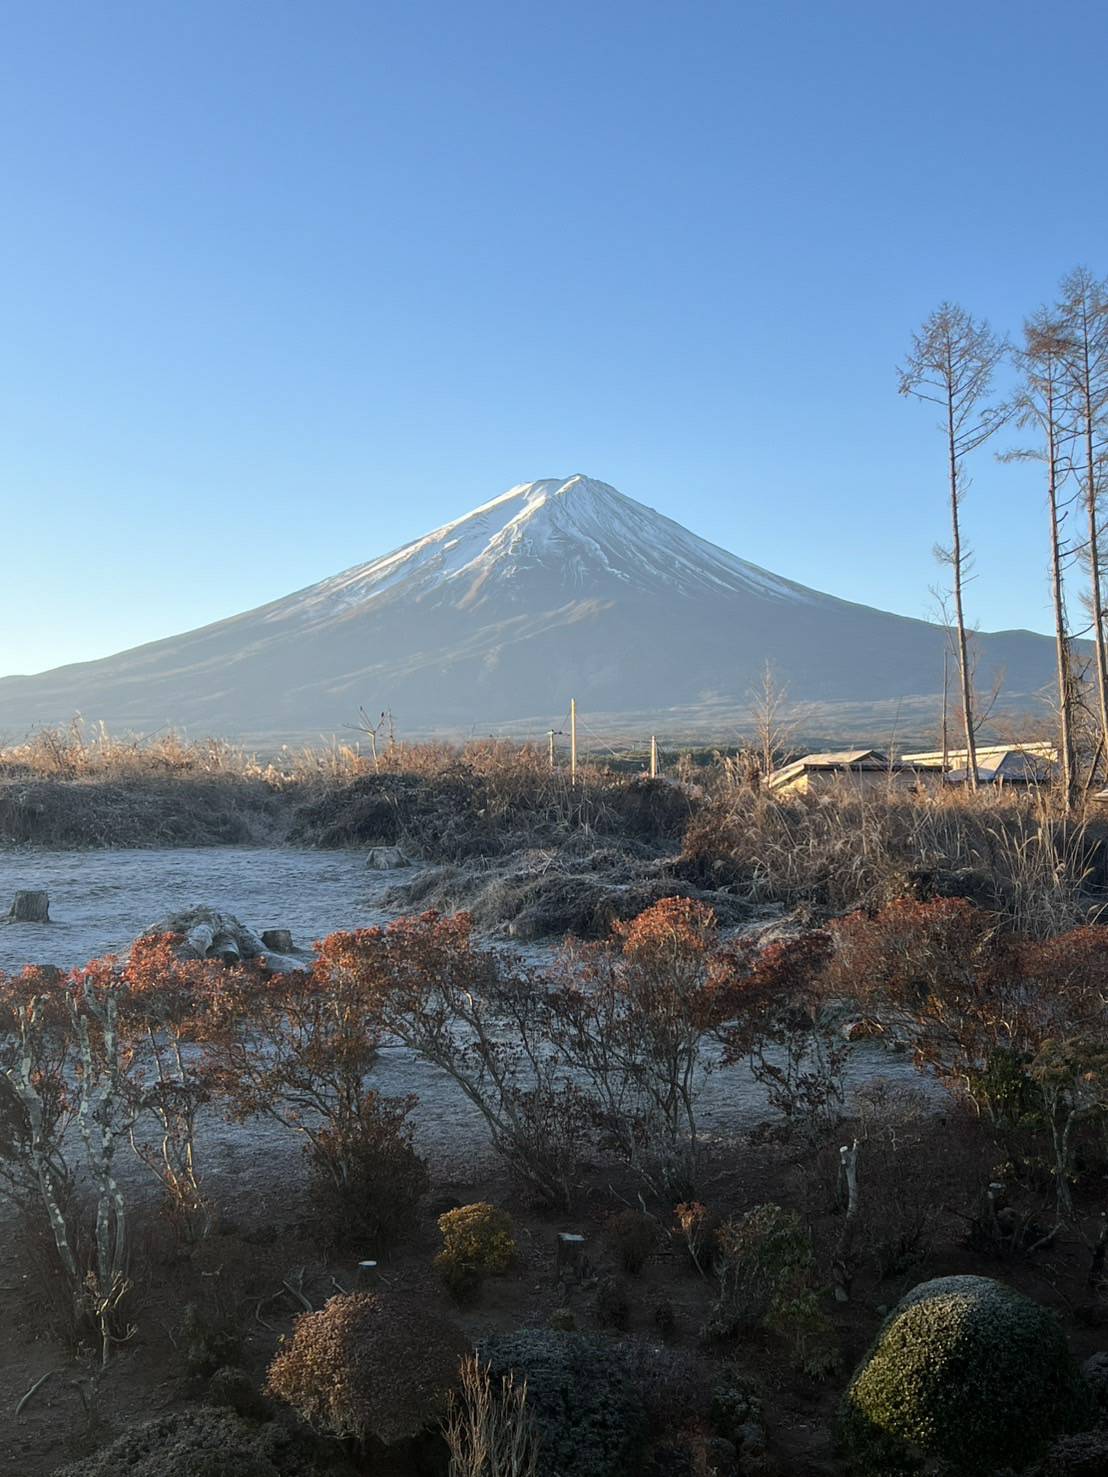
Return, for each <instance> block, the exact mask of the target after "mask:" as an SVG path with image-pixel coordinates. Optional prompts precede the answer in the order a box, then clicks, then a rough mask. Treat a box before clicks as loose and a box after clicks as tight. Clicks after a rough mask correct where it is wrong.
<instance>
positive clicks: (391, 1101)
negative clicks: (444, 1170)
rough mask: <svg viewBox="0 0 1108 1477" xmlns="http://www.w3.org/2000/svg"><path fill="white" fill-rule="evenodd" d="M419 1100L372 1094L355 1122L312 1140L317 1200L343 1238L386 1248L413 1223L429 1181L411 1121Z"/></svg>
mask: <svg viewBox="0 0 1108 1477" xmlns="http://www.w3.org/2000/svg"><path fill="white" fill-rule="evenodd" d="M417 1102H418V1098H416V1097H415V1096H414V1095H410V1096H408V1097H404V1098H396V1097H392V1098H390V1097H383V1096H382V1095H381V1094H379V1093H375V1092H374V1093H369V1094H367V1095H366V1097H365V1098H364V1099H363V1101H362V1103H361V1105H360V1107H359V1109H358V1113H357V1121H356V1123H351V1124H347V1123H344V1124H343V1126H342V1129H341V1130H339V1129H335V1128H324V1129H320V1130H319V1131H318V1132H317V1133H316V1135H315V1137H314V1138H313V1139H312V1141H311V1143H310V1144H309V1146H308V1162H309V1164H310V1165H311V1167H312V1176H313V1182H314V1186H313V1197H312V1198H313V1204H314V1205H315V1206H316V1208H317V1209H318V1210H319V1212H320V1214H321V1216H322V1218H323V1220H324V1223H325V1224H326V1225H327V1226H328V1227H329V1228H330V1229H331V1231H332V1233H333V1234H335V1235H336V1236H337V1237H338V1238H339V1239H340V1240H342V1241H347V1242H348V1241H353V1240H359V1241H360V1242H361V1243H362V1244H363V1245H364V1246H365V1247H366V1248H367V1249H369V1250H374V1251H377V1250H383V1249H386V1248H388V1247H391V1246H395V1245H396V1243H397V1242H398V1241H399V1240H400V1239H401V1238H402V1237H404V1236H406V1235H407V1234H408V1233H409V1232H410V1231H411V1230H412V1228H413V1227H414V1225H415V1223H416V1219H417V1216H418V1212H419V1206H420V1202H421V1201H422V1199H423V1197H424V1195H426V1193H427V1190H428V1187H429V1185H430V1176H429V1174H428V1170H427V1161H426V1160H425V1159H423V1158H421V1157H420V1155H419V1154H417V1153H416V1150H415V1147H414V1145H413V1143H412V1127H411V1124H410V1123H409V1121H408V1118H409V1115H410V1114H411V1112H412V1110H413V1109H414V1108H415V1106H416V1104H417Z"/></svg>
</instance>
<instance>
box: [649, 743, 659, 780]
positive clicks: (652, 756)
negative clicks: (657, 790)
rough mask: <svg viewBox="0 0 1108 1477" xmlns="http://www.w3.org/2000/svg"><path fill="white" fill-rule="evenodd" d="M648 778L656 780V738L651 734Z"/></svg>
mask: <svg viewBox="0 0 1108 1477" xmlns="http://www.w3.org/2000/svg"><path fill="white" fill-rule="evenodd" d="M650 778H651V779H652V780H656V779H657V778H658V738H657V735H656V734H653V733H652V734H651V735H650Z"/></svg>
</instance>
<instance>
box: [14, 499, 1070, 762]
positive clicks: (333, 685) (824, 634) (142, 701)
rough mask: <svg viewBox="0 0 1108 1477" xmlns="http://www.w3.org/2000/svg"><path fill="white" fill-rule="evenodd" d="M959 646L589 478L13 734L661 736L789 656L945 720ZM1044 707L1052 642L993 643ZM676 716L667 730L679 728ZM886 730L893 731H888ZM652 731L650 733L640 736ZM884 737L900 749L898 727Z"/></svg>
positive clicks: (720, 713)
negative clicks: (368, 731)
mask: <svg viewBox="0 0 1108 1477" xmlns="http://www.w3.org/2000/svg"><path fill="white" fill-rule="evenodd" d="M944 643H945V633H944V632H943V631H942V630H941V629H940V628H939V627H937V626H933V625H929V624H928V623H927V622H924V621H915V620H907V619H905V618H903V617H901V616H895V615H889V614H887V613H885V612H883V611H879V610H872V609H870V608H868V607H867V606H863V605H854V604H852V603H850V602H849V601H845V600H839V599H836V598H834V597H833V596H830V595H821V594H819V593H817V592H816V591H814V590H809V589H807V588H805V587H804V586H803V585H798V584H795V583H793V582H792V581H791V580H787V579H784V578H783V577H781V576H780V575H776V574H771V573H770V572H769V571H768V570H765V569H762V568H760V567H759V566H758V565H756V564H751V563H748V562H747V561H746V560H744V559H740V558H739V557H738V556H737V555H735V554H730V553H728V552H727V551H726V550H724V549H720V548H718V547H717V546H716V545H715V544H711V543H708V542H707V540H705V539H702V538H699V537H698V536H697V535H696V534H694V533H691V532H690V531H689V530H688V529H687V528H683V527H682V526H681V525H680V524H679V523H675V522H674V521H673V520H672V519H671V518H667V517H665V516H664V515H663V514H661V513H658V512H655V511H654V510H653V509H652V508H648V507H645V506H644V505H643V504H642V503H639V502H636V501H635V500H634V499H633V498H630V497H627V496H625V495H624V494H623V493H621V492H617V491H616V489H615V488H614V487H611V486H609V485H608V483H606V482H599V481H596V480H595V479H593V478H590V477H586V476H583V475H581V474H577V475H575V476H572V477H569V478H566V479H561V478H557V477H548V478H544V479H542V480H540V481H538V482H524V483H520V484H519V485H518V486H515V487H512V488H509V489H508V491H507V492H504V493H501V494H500V495H499V496H498V497H494V498H492V499H491V500H490V501H489V502H486V503H482V504H481V506H480V507H478V508H475V509H474V510H473V511H472V512H470V513H466V514H465V515H464V516H463V517H460V518H455V519H452V520H451V521H450V522H449V523H444V524H443V525H442V527H441V528H437V529H435V530H434V531H433V532H432V533H428V534H426V535H425V536H424V537H423V538H418V539H415V540H413V541H412V542H411V543H408V544H405V545H404V546H403V547H402V548H399V549H395V550H393V552H392V553H390V554H385V555H383V556H381V557H379V558H376V559H372V560H370V561H369V562H368V563H365V564H359V565H356V566H355V567H354V568H352V569H348V570H346V571H345V572H344V573H342V574H338V575H335V576H333V577H332V578H330V579H325V580H322V581H321V582H320V583H318V584H314V585H310V586H308V587H307V588H306V589H303V590H300V591H297V592H296V593H295V594H292V595H289V596H287V597H286V598H284V599H281V600H275V601H273V602H272V603H271V604H269V605H264V606H261V607H260V608H259V609H257V610H251V611H247V612H246V613H245V614H243V615H238V616H233V617H232V618H230V619H229V620H224V621H220V622H217V623H216V624H215V625H211V626H205V627H204V628H202V629H201V630H197V631H190V632H187V633H186V634H184V635H182V636H177V637H172V638H170V639H168V640H165V641H157V642H154V643H152V644H150V645H148V646H141V647H137V648H135V649H134V650H132V651H126V652H122V653H120V654H119V655H118V656H112V657H106V658H104V659H103V660H101V661H96V662H87V663H82V664H81V665H78V666H71V667H61V668H58V669H57V670H55V671H52V672H45V673H42V674H41V675H39V676H36V677H8V678H5V679H3V680H2V681H0V736H6V737H17V736H20V735H22V734H23V733H26V732H27V731H28V730H29V729H31V728H32V727H33V726H35V725H38V724H44V723H57V722H64V721H67V720H68V719H69V718H70V717H72V715H73V714H74V713H75V712H80V713H82V714H84V716H85V717H86V718H88V719H90V720H99V719H102V720H103V721H105V722H106V723H107V724H108V725H109V727H111V728H113V729H116V730H121V729H132V730H139V731H142V730H152V729H156V728H160V727H163V726H164V725H166V724H172V725H175V726H178V727H184V728H186V729H187V730H188V731H189V732H191V733H193V734H205V733H220V734H229V735H233V736H236V737H240V738H244V739H248V740H251V741H255V742H262V741H264V740H267V739H276V738H281V739H303V738H314V737H317V736H318V735H319V734H320V733H321V732H332V731H337V730H339V729H341V728H342V726H343V725H344V724H347V723H350V722H352V721H353V720H354V719H355V718H356V715H357V713H358V709H359V707H365V708H366V709H367V710H369V711H380V710H381V709H383V708H391V709H392V711H393V713H394V715H395V717H396V721H397V723H398V725H399V728H400V731H401V732H404V733H409V734H410V733H415V732H424V733H425V732H429V731H435V730H439V731H443V730H448V731H454V732H458V731H463V732H466V731H468V732H473V731H476V732H488V731H489V730H490V729H492V728H505V727H507V728H509V729H510V728H512V727H513V726H514V727H515V728H516V729H517V731H525V730H528V729H530V730H531V731H534V730H535V729H541V728H545V727H547V726H553V727H558V726H559V720H560V718H561V716H562V714H564V712H565V710H566V707H567V704H568V701H569V698H570V697H571V696H572V697H576V698H577V699H578V701H579V703H580V704H581V705H582V707H584V708H586V709H588V710H590V711H591V712H592V713H593V714H594V715H595V714H604V715H607V719H608V726H609V727H611V726H612V725H613V724H614V723H617V722H621V721H622V720H621V718H620V715H631V714H633V715H634V718H633V719H630V718H629V719H627V722H629V723H633V724H638V725H639V726H640V727H641V726H642V724H644V723H645V724H647V725H648V727H647V729H646V731H647V732H649V731H650V728H656V729H657V730H658V731H661V732H664V731H666V730H667V729H668V730H669V731H671V732H673V731H677V730H680V729H681V728H682V726H684V728H685V729H689V728H690V727H693V726H696V725H697V724H699V726H700V727H701V728H705V727H708V726H709V725H715V729H714V731H715V732H717V733H719V732H722V731H723V730H724V729H725V728H726V726H727V725H728V724H729V723H733V722H734V721H735V720H736V718H737V717H738V715H739V713H740V712H741V709H742V708H743V706H744V705H745V703H746V702H747V700H748V696H749V693H750V690H751V688H752V687H754V686H755V685H756V684H757V682H758V681H759V678H760V675H761V673H762V671H763V669H764V666H765V663H766V662H767V660H768V661H771V662H772V663H773V664H774V666H775V667H776V669H777V671H778V673H779V674H780V677H781V678H782V679H783V681H785V682H786V683H787V684H788V687H789V692H790V695H791V696H792V697H793V698H794V699H796V700H798V701H803V702H806V703H810V704H811V703H816V704H826V705H840V706H842V705H848V704H849V705H851V711H850V714H849V717H848V718H845V719H844V721H845V722H849V723H850V724H851V725H852V728H851V736H852V737H853V738H857V739H862V738H868V737H871V735H869V734H868V733H865V732H863V731H861V729H860V728H859V725H862V727H863V728H864V726H865V723H866V722H867V718H866V715H867V713H868V714H869V715H870V717H871V718H872V715H873V714H874V713H875V712H876V711H877V710H878V709H879V708H880V709H881V710H882V711H883V712H887V713H889V714H890V715H892V714H893V713H895V712H896V710H897V708H898V705H900V704H902V703H903V704H907V710H911V709H912V707H913V704H914V708H915V711H917V712H920V713H923V714H924V715H925V718H926V721H927V723H928V724H930V722H931V717H932V715H931V707H932V703H931V701H930V695H932V694H935V693H937V692H938V691H939V689H940V685H941V681H942V672H943V648H944ZM1001 667H1003V668H1004V669H1005V671H1006V689H1005V690H1006V693H1007V694H1008V695H1009V697H1010V698H1011V699H1012V700H1014V705H1015V706H1019V705H1020V703H1021V702H1022V704H1023V705H1024V706H1027V705H1028V704H1030V703H1031V702H1032V701H1033V700H1034V695H1035V694H1037V692H1038V691H1039V690H1040V689H1041V688H1042V687H1043V686H1045V684H1046V683H1048V682H1049V681H1050V680H1051V675H1052V668H1053V647H1052V644H1051V643H1050V642H1049V641H1048V640H1047V639H1046V638H1045V637H1042V636H1035V635H1032V634H1031V633H1030V632H1027V631H1009V632H1001V633H998V634H994V635H987V636H982V637H980V638H979V676H980V679H981V680H982V682H984V683H986V685H987V683H988V681H989V673H990V672H993V671H996V670H998V669H999V668H1001ZM667 715H668V716H667ZM881 721H882V723H883V724H884V723H885V721H886V720H885V719H882V720H881ZM636 731H637V730H636ZM887 731H888V730H887V728H883V729H882V732H883V734H885V733H887Z"/></svg>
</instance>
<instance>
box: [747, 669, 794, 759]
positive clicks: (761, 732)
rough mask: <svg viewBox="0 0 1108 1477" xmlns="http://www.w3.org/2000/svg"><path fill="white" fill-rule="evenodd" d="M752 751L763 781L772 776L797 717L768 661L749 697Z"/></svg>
mask: <svg viewBox="0 0 1108 1477" xmlns="http://www.w3.org/2000/svg"><path fill="white" fill-rule="evenodd" d="M748 696H749V703H750V717H751V722H752V725H753V728H754V749H755V753H756V754H757V756H758V767H759V770H760V771H761V776H762V779H763V780H765V779H766V778H767V776H769V775H770V774H772V773H773V770H774V769H775V767H776V765H777V762H778V759H779V758H780V756H781V755H782V753H783V752H784V751H785V750H787V749H788V747H789V746H790V745H791V744H792V742H793V741H794V739H795V738H796V733H797V729H798V727H799V724H800V715H799V713H798V711H797V709H796V705H795V704H794V703H792V702H791V701H790V700H789V690H788V688H787V687H786V685H785V684H784V683H783V682H782V681H781V679H780V677H779V676H778V675H777V669H776V668H775V667H774V665H773V663H772V662H771V661H767V662H766V664H765V666H764V667H763V668H762V680H761V682H760V683H759V684H758V686H757V687H754V688H751V690H750V693H749V695H748Z"/></svg>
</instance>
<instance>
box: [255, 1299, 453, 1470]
mask: <svg viewBox="0 0 1108 1477" xmlns="http://www.w3.org/2000/svg"><path fill="white" fill-rule="evenodd" d="M467 1352H468V1344H467V1341H466V1339H465V1336H464V1335H463V1334H462V1332H461V1330H460V1329H458V1328H456V1327H455V1326H454V1325H453V1324H452V1323H448V1322H447V1321H445V1320H444V1319H441V1318H438V1317H436V1316H434V1315H433V1314H431V1313H428V1312H427V1311H426V1310H425V1309H423V1308H422V1307H420V1306H419V1305H418V1304H415V1303H412V1302H410V1301H408V1300H406V1299H404V1298H401V1297H397V1296H389V1297H379V1296H377V1295H375V1294H373V1293H348V1294H345V1295H343V1296H342V1297H333V1298H331V1299H330V1300H329V1302H327V1303H326V1304H325V1305H324V1307H322V1308H321V1309H320V1310H319V1312H316V1313H303V1314H301V1316H300V1317H299V1318H298V1319H297V1320H296V1324H295V1326H294V1328H293V1331H292V1335H291V1337H290V1338H289V1339H288V1341H287V1342H286V1343H285V1344H284V1345H283V1346H282V1348H281V1349H279V1350H278V1353H277V1355H276V1357H275V1358H274V1360H273V1362H272V1364H271V1365H270V1366H269V1374H268V1377H267V1380H266V1390H267V1392H268V1393H269V1394H270V1395H273V1396H275V1397H276V1398H277V1399H279V1400H283V1401H284V1402H285V1403H286V1404H287V1405H290V1406H292V1408H293V1409H294V1410H295V1411H296V1412H297V1414H298V1415H299V1416H301V1417H302V1418H303V1419H304V1420H305V1421H307V1422H308V1424H309V1425H311V1426H313V1427H314V1428H315V1429H316V1430H317V1431H321V1432H323V1433H324V1434H326V1435H329V1436H335V1437H339V1438H344V1437H349V1438H352V1439H353V1440H355V1441H357V1442H359V1443H362V1444H363V1445H364V1444H366V1443H368V1442H370V1441H377V1442H379V1443H381V1444H382V1445H384V1446H391V1445H392V1444H393V1443H395V1442H398V1441H403V1440H406V1439H409V1438H411V1437H415V1436H418V1435H419V1434H420V1432H422V1431H424V1430H426V1429H427V1428H429V1427H431V1426H434V1425H435V1424H436V1423H437V1422H438V1421H440V1420H441V1419H442V1417H443V1416H444V1415H445V1413H446V1408H447V1400H448V1397H449V1394H450V1392H451V1390H452V1389H453V1388H454V1386H455V1384H456V1382H457V1376H458V1366H459V1363H460V1361H461V1359H462V1356H463V1355H464V1354H466V1353H467Z"/></svg>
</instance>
